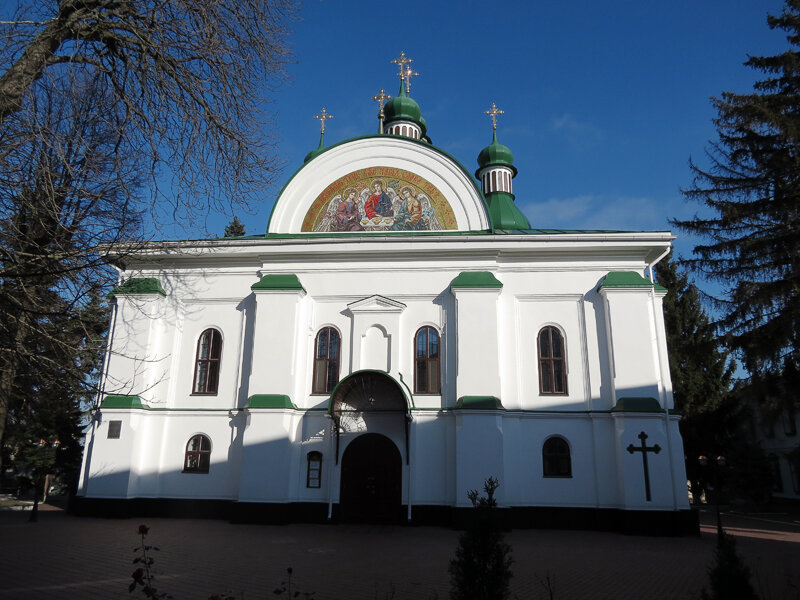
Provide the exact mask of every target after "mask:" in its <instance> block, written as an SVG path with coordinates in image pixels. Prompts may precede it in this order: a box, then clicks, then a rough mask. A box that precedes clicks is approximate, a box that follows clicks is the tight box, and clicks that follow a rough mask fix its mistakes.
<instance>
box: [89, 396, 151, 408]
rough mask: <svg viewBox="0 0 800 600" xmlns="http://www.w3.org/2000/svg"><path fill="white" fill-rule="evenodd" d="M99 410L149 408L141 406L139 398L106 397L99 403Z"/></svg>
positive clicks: (144, 405)
mask: <svg viewBox="0 0 800 600" xmlns="http://www.w3.org/2000/svg"><path fill="white" fill-rule="evenodd" d="M100 408H145V409H146V408H150V407H149V406H147V405H146V404H142V399H141V398H139V396H122V395H117V396H106V397H105V398H103V400H102V402H101V403H100Z"/></svg>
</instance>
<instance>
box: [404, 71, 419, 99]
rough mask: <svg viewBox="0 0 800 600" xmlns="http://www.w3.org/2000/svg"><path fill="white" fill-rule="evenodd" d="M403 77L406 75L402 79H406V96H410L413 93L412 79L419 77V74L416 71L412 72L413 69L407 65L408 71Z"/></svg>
mask: <svg viewBox="0 0 800 600" xmlns="http://www.w3.org/2000/svg"><path fill="white" fill-rule="evenodd" d="M403 75H404V77H402V78H401V79H405V82H406V94H410V93H411V78H412V77H416V76H417V75H419V73H417V72H416V71H412V70H411V67H410V66H408V65H406V70H405V73H403Z"/></svg>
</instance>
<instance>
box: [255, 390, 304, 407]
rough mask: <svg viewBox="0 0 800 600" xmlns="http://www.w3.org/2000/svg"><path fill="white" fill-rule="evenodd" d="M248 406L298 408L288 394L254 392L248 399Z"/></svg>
mask: <svg viewBox="0 0 800 600" xmlns="http://www.w3.org/2000/svg"><path fill="white" fill-rule="evenodd" d="M247 408H291V409H295V410H296V409H297V407H296V406H295V405H294V404H293V403H292V399H291V398H289V396H287V395H286V394H253V395H252V396H250V397H249V398H248V399H247Z"/></svg>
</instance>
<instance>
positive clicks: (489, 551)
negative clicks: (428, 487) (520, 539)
mask: <svg viewBox="0 0 800 600" xmlns="http://www.w3.org/2000/svg"><path fill="white" fill-rule="evenodd" d="M499 485H500V484H499V483H498V481H497V480H496V479H494V478H493V477H490V478H489V479H487V480H486V483H484V485H483V490H484V491H485V492H486V497H482V496H480V497H479V496H478V492H477V491H476V490H472V491H471V492H469V494H467V495H468V497H469V499H470V500H471V501H472V505H473V506H474V511H473V513H472V518H471V520H470V523H469V526H468V528H467V530H466V531H465V532H464V533H463V534H462V536H461V538H460V540H459V543H458V548H456V556H455V558H454V559H453V560H451V561H450V569H449V571H450V586H451V588H450V598H452V600H505V599H507V598H509V596H510V588H509V584H510V582H511V563H512V562H513V559H512V558H511V546H509V545H508V544H506V543H505V541H504V539H503V533H502V531H501V530H500V524H499V519H498V515H497V510H496V509H497V501H496V500H495V499H494V492H495V490H496V489H497V488H498V486H499Z"/></svg>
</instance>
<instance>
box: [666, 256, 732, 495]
mask: <svg viewBox="0 0 800 600" xmlns="http://www.w3.org/2000/svg"><path fill="white" fill-rule="evenodd" d="M656 276H657V277H658V283H659V284H660V285H662V286H664V287H665V288H667V295H666V296H665V297H664V326H665V330H666V334H667V348H668V349H669V370H670V376H671V379H672V388H673V395H674V398H675V408H676V410H677V411H678V412H679V413H680V414H681V423H680V429H681V435H682V437H683V444H684V450H685V453H686V457H687V462H686V469H687V475H688V477H689V480H690V481H691V482H692V487H693V488H694V489H693V491H694V492H697V491H699V490H698V489H697V485H698V483H700V481H701V480H702V472H701V469H700V467H699V464H698V461H697V459H698V457H699V456H700V455H707V456H716V455H719V454H725V453H727V448H726V446H727V444H728V442H729V441H730V432H731V431H732V430H734V429H735V428H736V417H737V414H738V413H739V411H738V410H736V401H735V400H734V399H733V398H732V397H731V396H730V394H729V392H730V390H731V377H732V375H733V370H734V364H733V362H732V361H731V360H730V357H729V353H728V352H727V351H726V350H724V349H723V348H721V347H720V343H719V339H718V337H717V335H716V332H715V327H714V325H713V324H712V323H711V321H710V320H709V318H708V315H707V314H706V312H705V310H704V309H703V306H702V304H701V302H700V295H699V292H698V290H697V288H696V287H695V285H694V284H692V283H691V282H690V281H689V277H688V276H687V275H686V273H684V272H682V271H680V270H679V269H678V266H677V265H676V264H675V262H673V261H672V260H670V257H669V256H667V257H666V258H665V259H664V260H662V261H661V262H660V263H658V265H656Z"/></svg>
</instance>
